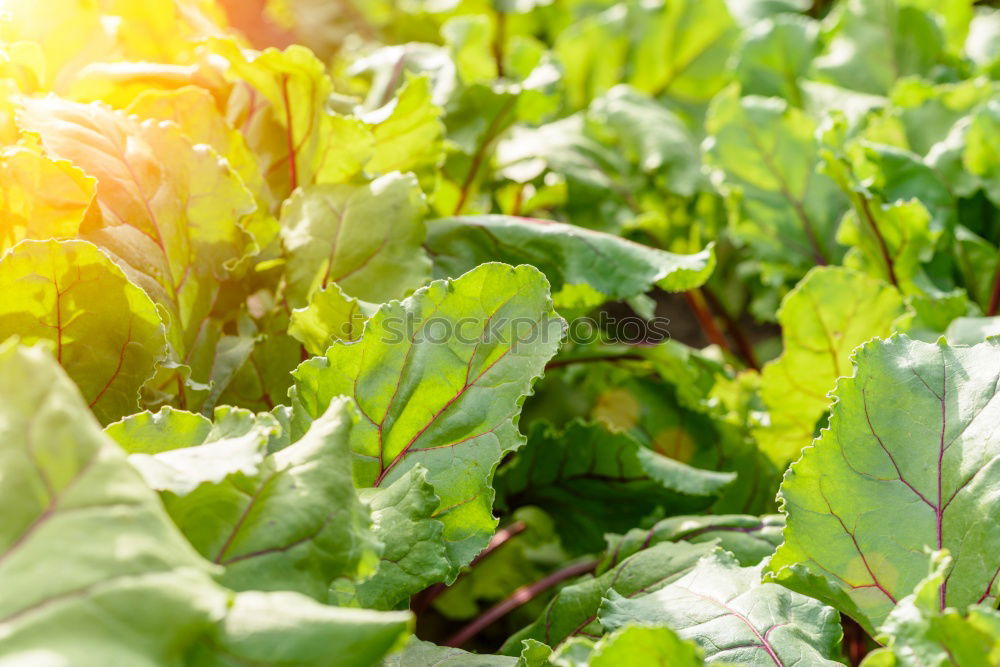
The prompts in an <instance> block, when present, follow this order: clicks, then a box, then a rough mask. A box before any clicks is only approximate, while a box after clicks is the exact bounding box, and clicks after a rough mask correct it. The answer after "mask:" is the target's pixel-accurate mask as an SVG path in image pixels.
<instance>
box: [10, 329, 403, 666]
mask: <svg viewBox="0 0 1000 667" xmlns="http://www.w3.org/2000/svg"><path fill="white" fill-rule="evenodd" d="M0 421H2V423H3V424H4V429H3V433H2V436H0V463H2V469H3V470H4V471H5V473H9V474H5V475H3V476H0V500H2V502H3V505H4V508H5V520H4V522H3V525H2V526H0V585H2V586H3V590H4V591H5V592H6V593H7V595H5V596H4V597H3V600H2V601H0V635H2V636H3V638H4V640H3V642H0V662H4V663H9V664H28V663H37V662H38V660H39V656H45V659H46V660H47V661H49V662H51V661H55V662H56V663H58V664H72V665H80V666H81V667H102V666H104V665H110V664H127V665H168V664H179V663H181V662H183V663H184V664H194V665H227V664H238V663H239V660H240V659H242V660H246V659H249V658H252V659H253V660H254V662H255V663H259V664H262V665H287V664H289V663H298V664H302V663H305V664H314V665H330V666H332V665H351V667H355V666H356V667H363V666H364V665H369V664H372V662H374V661H376V660H378V659H379V657H381V656H382V655H384V654H385V653H387V652H389V651H391V650H394V649H395V648H396V647H397V646H398V645H399V643H400V642H401V641H402V640H403V638H404V637H405V636H406V634H408V629H409V626H410V622H411V621H410V615H409V614H407V613H379V612H372V611H362V610H348V609H338V608H335V607H328V606H325V605H320V604H318V603H316V602H314V601H313V600H310V599H309V598H307V597H305V596H302V595H298V594H296V593H288V592H282V593H260V592H254V593H246V594H234V593H233V592H232V591H229V590H227V589H225V588H223V587H221V586H220V585H219V584H217V583H216V582H215V581H214V577H215V576H216V575H217V574H218V572H219V568H218V567H217V566H215V565H212V564H211V563H209V562H208V561H206V560H204V559H203V558H201V557H200V556H199V555H198V554H197V552H196V551H195V550H194V549H192V548H191V545H190V544H189V543H188V542H187V541H186V540H185V539H184V537H183V536H182V535H181V533H180V532H179V531H178V530H177V528H176V527H175V526H174V525H173V523H171V521H170V518H169V517H168V516H167V514H166V513H165V512H164V511H163V506H162V504H161V503H160V501H159V499H158V498H157V497H156V494H155V492H154V491H152V490H151V489H149V487H147V486H146V485H145V484H144V483H143V481H142V479H141V478H140V476H139V473H138V472H136V470H135V469H134V468H133V467H132V466H130V465H129V464H128V462H127V461H126V460H125V455H124V454H123V452H122V451H121V450H120V449H119V448H118V447H117V446H115V444H114V443H113V442H112V441H111V440H110V439H109V438H107V437H106V436H104V435H103V434H102V433H101V431H100V427H99V426H98V424H97V422H96V421H95V420H94V418H93V416H92V415H91V414H90V412H89V411H88V410H87V407H86V405H85V404H84V401H83V398H82V397H81V396H80V394H79V392H78V391H77V389H76V388H75V387H74V386H73V383H72V382H71V381H70V380H69V378H68V377H66V375H65V374H64V373H63V372H62V370H61V369H60V368H59V366H58V365H57V363H56V361H55V360H54V359H53V358H52V357H51V356H50V355H49V354H48V353H47V352H45V351H43V350H42V349H39V348H37V347H36V348H22V347H18V346H17V345H16V344H14V343H13V342H8V343H5V344H3V345H0ZM186 423H187V425H188V427H189V428H190V427H191V426H192V422H191V421H187V422H186ZM226 423H227V428H229V427H233V426H234V424H233V422H232V420H229V419H227V420H226ZM183 437H187V438H191V437H192V435H191V434H190V433H187V435H185V436H183ZM123 627H125V628H128V632H122V628H123ZM331 645H337V646H344V647H348V646H349V647H350V653H347V654H339V653H336V654H331V653H330V651H329V646H331ZM239 664H242V663H239Z"/></svg>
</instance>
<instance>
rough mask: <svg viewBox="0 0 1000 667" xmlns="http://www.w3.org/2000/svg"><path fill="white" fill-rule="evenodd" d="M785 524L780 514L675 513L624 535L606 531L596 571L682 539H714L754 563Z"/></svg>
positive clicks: (770, 549)
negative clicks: (699, 514)
mask: <svg viewBox="0 0 1000 667" xmlns="http://www.w3.org/2000/svg"><path fill="white" fill-rule="evenodd" d="M784 526H785V521H784V517H782V516H779V515H767V516H762V517H756V516H744V515H739V514H730V515H706V516H674V517H670V518H668V519H663V520H662V521H658V522H656V524H654V525H653V527H652V528H650V529H648V530H645V529H642V528H636V529H634V530H630V531H629V532H627V533H625V534H624V535H609V536H608V547H607V549H606V550H605V554H604V557H603V558H602V560H601V562H600V564H599V565H598V566H597V572H598V573H599V574H600V573H603V572H606V571H607V570H610V569H611V568H613V567H615V566H616V565H617V564H618V563H620V562H622V561H623V560H625V559H626V558H628V557H629V556H631V555H632V554H635V553H639V552H640V551H642V550H643V549H648V548H649V547H651V546H654V545H657V544H660V543H662V542H678V541H681V540H683V541H685V542H691V543H692V544H700V543H702V542H713V543H715V544H718V545H719V546H721V547H722V548H723V549H725V550H726V551H728V552H730V553H731V554H733V555H734V556H735V557H736V560H738V561H739V562H740V565H743V566H749V565H756V564H757V563H759V562H760V561H761V560H763V559H764V558H766V557H767V556H770V555H771V554H773V553H774V550H775V548H777V546H778V545H779V544H780V543H781V530H782V528H784Z"/></svg>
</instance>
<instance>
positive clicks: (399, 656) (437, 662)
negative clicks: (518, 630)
mask: <svg viewBox="0 0 1000 667" xmlns="http://www.w3.org/2000/svg"><path fill="white" fill-rule="evenodd" d="M520 664H521V663H519V662H518V659H517V658H512V657H507V656H502V655H479V654H477V653H469V652H468V651H463V650H462V649H460V648H451V647H448V646H437V645H435V644H432V643H431V642H425V641H421V640H419V639H417V638H415V637H414V638H413V639H411V640H410V641H409V642H408V643H407V644H406V646H405V647H404V648H403V650H402V651H400V652H399V653H394V654H393V655H390V656H389V657H387V658H386V659H385V660H384V661H383V662H382V663H381V667H422V666H424V665H434V667H518V665H520Z"/></svg>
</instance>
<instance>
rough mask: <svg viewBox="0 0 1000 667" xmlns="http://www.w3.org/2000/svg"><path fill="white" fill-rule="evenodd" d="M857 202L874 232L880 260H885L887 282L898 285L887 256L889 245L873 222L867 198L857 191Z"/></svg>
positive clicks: (889, 258)
mask: <svg viewBox="0 0 1000 667" xmlns="http://www.w3.org/2000/svg"><path fill="white" fill-rule="evenodd" d="M858 202H860V204H861V212H862V213H863V215H864V218H865V220H866V221H867V222H868V225H869V226H870V227H871V228H872V233H873V234H875V241H876V242H877V243H878V249H879V252H880V253H882V261H883V262H885V268H886V270H887V271H888V272H889V282H891V283H892V286H893V287H899V281H898V280H896V269H895V268H894V267H893V265H892V257H890V256H889V247H888V246H887V245H886V243H885V237H884V236H882V230H880V229H879V228H878V225H877V224H876V223H875V216H874V215H873V214H872V209H871V205H870V204H869V203H868V198H867V197H865V196H864V195H863V194H860V193H859V194H858Z"/></svg>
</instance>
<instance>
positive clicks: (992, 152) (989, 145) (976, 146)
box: [962, 100, 1000, 206]
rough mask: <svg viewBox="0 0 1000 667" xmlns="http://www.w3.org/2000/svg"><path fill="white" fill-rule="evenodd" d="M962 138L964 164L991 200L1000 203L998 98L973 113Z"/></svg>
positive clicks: (999, 110)
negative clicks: (966, 131)
mask: <svg viewBox="0 0 1000 667" xmlns="http://www.w3.org/2000/svg"><path fill="white" fill-rule="evenodd" d="M965 141H966V145H965V152H964V154H963V155H962V163H963V165H964V166H965V168H966V169H967V170H968V171H969V172H971V173H973V174H975V175H976V176H977V177H979V179H980V181H981V182H982V188H983V190H984V191H985V192H986V195H987V196H988V197H989V198H990V201H992V202H993V203H994V204H996V205H998V206H1000V159H998V158H997V151H998V150H1000V100H991V101H989V102H987V103H986V104H984V105H982V106H981V107H980V108H979V109H978V110H977V111H976V113H974V114H973V115H972V120H971V121H970V124H969V131H968V134H966V135H965Z"/></svg>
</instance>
